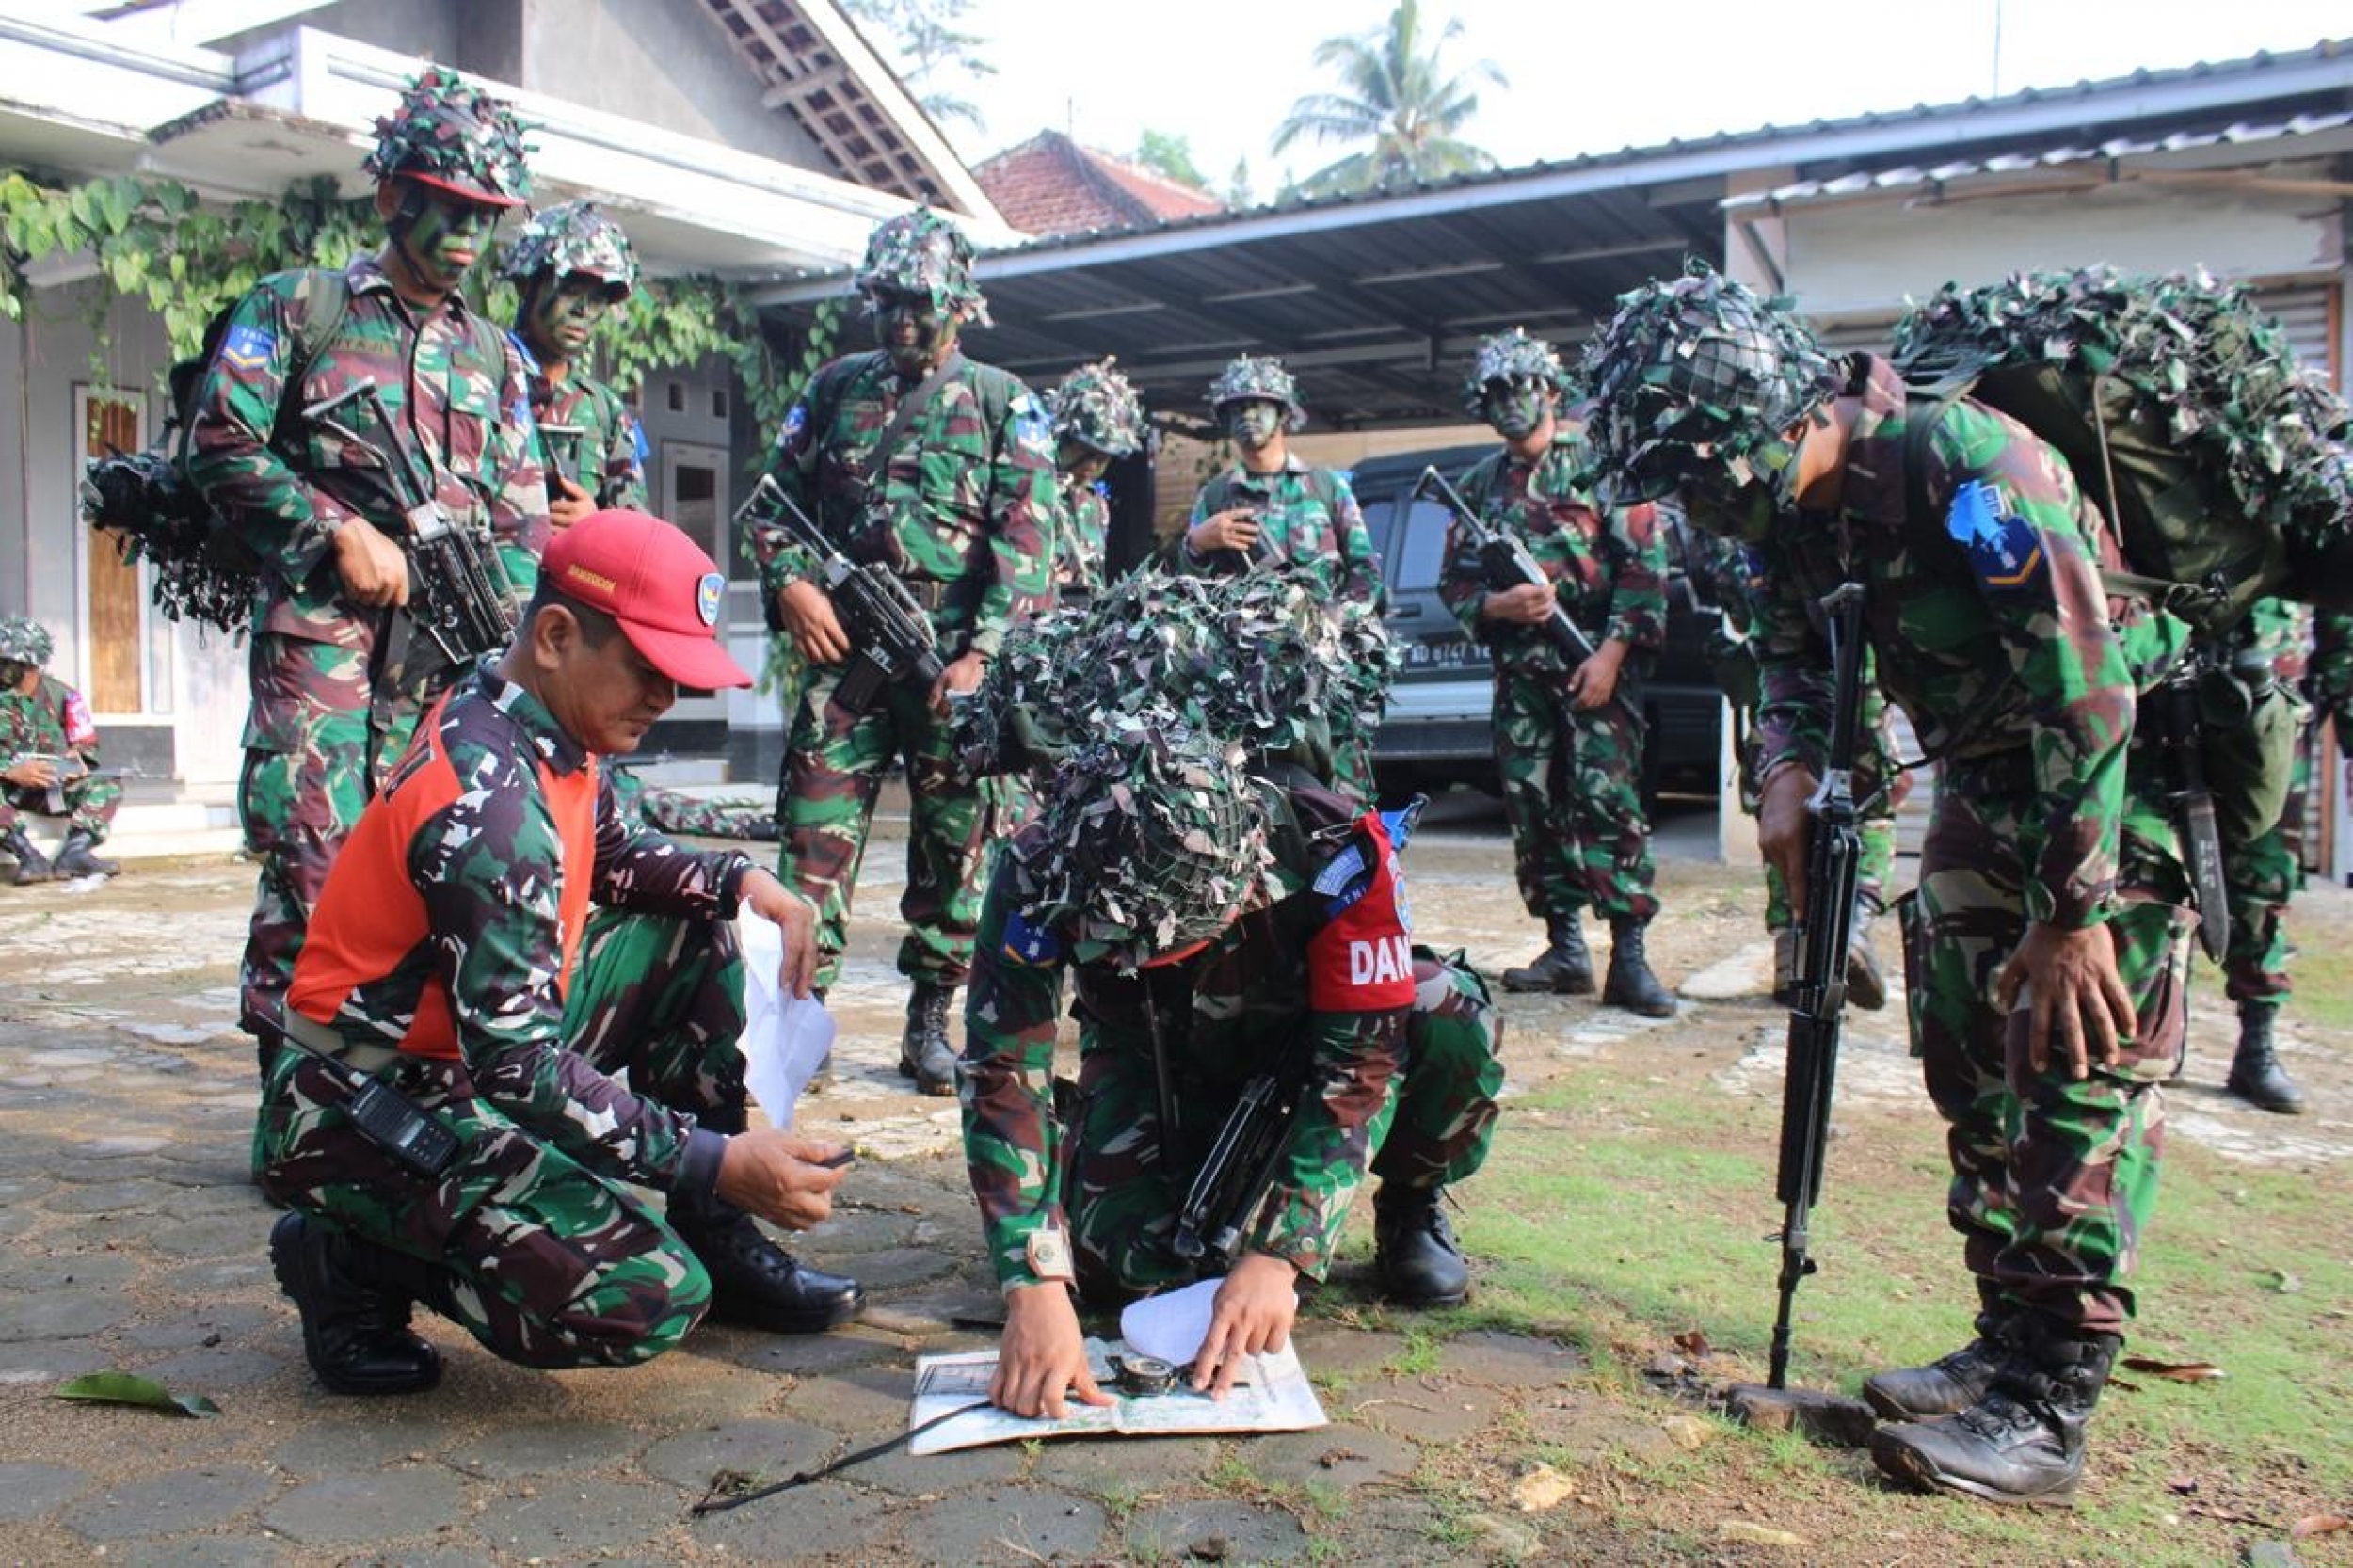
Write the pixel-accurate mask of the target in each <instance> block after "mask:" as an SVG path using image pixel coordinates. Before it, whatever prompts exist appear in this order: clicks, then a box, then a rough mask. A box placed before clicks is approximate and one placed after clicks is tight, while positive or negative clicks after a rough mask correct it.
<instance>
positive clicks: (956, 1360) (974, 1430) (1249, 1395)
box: [907, 1339, 1330, 1455]
mask: <svg viewBox="0 0 2353 1568" xmlns="http://www.w3.org/2000/svg"><path fill="white" fill-rule="evenodd" d="M1086 1349H1087V1364H1088V1365H1089V1366H1090V1367H1092V1368H1094V1370H1095V1378H1096V1383H1097V1384H1099V1385H1100V1386H1101V1387H1102V1388H1103V1389H1104V1391H1105V1392H1107V1393H1108V1392H1111V1391H1112V1378H1111V1367H1110V1357H1111V1356H1112V1355H1114V1354H1121V1353H1125V1352H1126V1348H1125V1347H1123V1346H1120V1345H1115V1344H1113V1345H1106V1344H1105V1343H1104V1342H1103V1341H1102V1340H1100V1339H1089V1340H1088V1341H1087V1342H1086ZM996 1375H997V1352H995V1351H971V1352H966V1353H964V1354H961V1355H926V1356H919V1357H917V1358H916V1362H915V1404H914V1408H913V1409H912V1410H910V1411H909V1412H908V1414H907V1426H908V1427H909V1429H910V1430H911V1429H913V1428H916V1427H920V1426H921V1425H922V1424H923V1423H924V1422H925V1421H928V1420H932V1419H934V1418H936V1417H937V1416H945V1415H947V1414H948V1413H949V1412H951V1411H959V1410H961V1411H963V1412H964V1413H963V1414H961V1415H958V1416H955V1417H954V1418H953V1419H952V1420H948V1421H943V1422H941V1424H940V1425H938V1426H936V1427H934V1428H933V1429H932V1430H931V1431H929V1432H924V1433H922V1434H921V1435H920V1436H919V1437H916V1438H914V1439H913V1440H912V1441H910V1442H909V1443H908V1444H907V1451H908V1452H909V1453H911V1454H919V1455H920V1454H938V1453H947V1452H950V1451H951V1450H952V1449H956V1448H979V1447H981V1446H983V1445H984V1444H988V1443H1011V1442H1014V1441H1016V1440H1017V1439H1020V1438H1025V1437H1159V1436H1165V1435H1167V1434H1169V1433H1171V1432H1305V1431H1306V1430H1308V1429H1309V1428H1311V1427H1321V1426H1324V1425H1327V1424H1329V1420H1330V1418H1329V1417H1328V1416H1325V1415H1324V1414H1323V1405H1322V1404H1321V1401H1319V1400H1317V1399H1316V1391H1315V1386H1314V1385H1313V1384H1310V1383H1309V1382H1308V1381H1307V1373H1306V1371H1305V1368H1302V1367H1301V1366H1300V1365H1299V1352H1298V1348H1297V1347H1296V1346H1291V1345H1286V1346H1284V1347H1283V1349H1282V1350H1280V1351H1278V1352H1275V1353H1273V1354H1272V1355H1255V1356H1252V1357H1251V1358H1250V1361H1249V1370H1248V1371H1247V1372H1245V1373H1244V1374H1243V1376H1244V1378H1245V1379H1246V1380H1247V1381H1246V1382H1243V1383H1239V1384H1236V1385H1235V1386H1234V1387H1232V1388H1230V1389H1228V1390H1227V1391H1226V1394H1225V1399H1223V1400H1212V1399H1210V1398H1209V1396H1208V1395H1207V1394H1196V1393H1194V1392H1193V1390H1192V1389H1191V1388H1190V1387H1188V1386H1186V1385H1185V1384H1182V1383H1179V1384H1177V1387H1176V1389H1175V1390H1174V1391H1173V1392H1170V1393H1166V1394H1132V1395H1131V1394H1121V1395H1118V1396H1117V1397H1116V1398H1115V1399H1114V1400H1113V1401H1112V1403H1111V1404H1108V1405H1089V1404H1080V1403H1079V1402H1078V1401H1077V1400H1071V1401H1070V1414H1069V1415H1068V1416H1065V1417H1064V1418H1063V1419H1062V1420H1059V1421H1049V1420H1046V1419H1043V1418H1040V1419H1037V1420H1032V1419H1029V1418H1028V1417H1026V1416H1016V1415H1014V1414H1013V1413H1012V1412H1010V1411H1004V1410H999V1409H997V1408H996V1407H995V1406H994V1405H987V1404H979V1405H977V1406H976V1407H975V1408H971V1409H965V1407H967V1406H974V1405H975V1401H978V1400H986V1399H987V1398H988V1384H989V1380H990V1379H992V1378H994V1377H995V1376H996Z"/></svg>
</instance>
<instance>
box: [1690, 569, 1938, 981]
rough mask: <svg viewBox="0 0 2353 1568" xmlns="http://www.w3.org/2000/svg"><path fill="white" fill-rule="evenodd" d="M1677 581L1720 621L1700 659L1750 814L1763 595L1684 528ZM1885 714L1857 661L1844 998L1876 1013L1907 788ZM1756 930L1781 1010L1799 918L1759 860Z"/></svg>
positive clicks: (1774, 873)
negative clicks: (1874, 934) (1732, 740)
mask: <svg viewBox="0 0 2353 1568" xmlns="http://www.w3.org/2000/svg"><path fill="white" fill-rule="evenodd" d="M1684 542H1685V544H1686V546H1687V547H1688V554H1689V560H1688V561H1687V563H1686V566H1687V570H1686V573H1685V575H1686V577H1687V578H1688V580H1689V582H1690V583H1691V584H1692V587H1693V590H1694V591H1695V592H1696V593H1697V594H1698V596H1699V598H1700V599H1701V600H1703V601H1704V602H1705V603H1707V604H1711V605H1713V606H1715V608H1716V609H1717V610H1718V611H1719V612H1720V613H1721V616H1722V617H1723V618H1722V621H1721V624H1720V625H1719V626H1718V627H1717V629H1716V631H1715V632H1713V633H1712V634H1711V635H1710V638H1709V648H1708V663H1709V665H1710V667H1711V669H1712V670H1713V673H1714V674H1715V677H1716V684H1717V685H1718V686H1720V687H1721V688H1722V690H1723V694H1724V698H1725V700H1726V701H1728V702H1730V703H1731V704H1732V705H1733V707H1734V708H1735V709H1736V710H1737V711H1738V714H1739V724H1740V731H1741V735H1742V740H1741V744H1740V757H1739V768H1740V809H1741V810H1743V811H1746V812H1747V813H1748V814H1749V815H1750V816H1752V817H1753V816H1755V815H1756V807H1757V792H1756V775H1757V765H1758V759H1757V756H1756V744H1755V742H1756V707H1757V696H1758V693H1757V673H1756V654H1755V651H1754V650H1753V648H1751V647H1750V646H1749V639H1750V637H1751V636H1752V635H1753V632H1754V630H1755V624H1756V613H1755V610H1754V608H1753V606H1754V604H1755V601H1756V597H1757V596H1758V595H1759V594H1761V593H1763V592H1764V591H1765V589H1764V584H1762V583H1761V582H1759V581H1758V580H1757V579H1756V577H1755V574H1754V569H1753V561H1752V560H1751V558H1750V555H1749V552H1748V550H1747V549H1746V547H1744V546H1743V545H1742V544H1741V543H1740V541H1739V540H1737V539H1734V538H1726V537H1724V536H1721V535H1717V534H1708V533H1705V532H1702V531H1701V530H1699V529H1697V528H1692V529H1689V530H1687V531H1686V533H1685V535H1684ZM1898 766H1899V760H1898V753H1897V746H1896V727H1895V723H1894V712H1893V710H1891V709H1890V708H1889V707H1888V705H1887V694H1886V693H1884V692H1882V691H1881V690H1880V688H1879V682H1878V681H1877V680H1875V679H1873V676H1872V673H1871V661H1870V656H1869V655H1868V654H1867V653H1866V654H1865V656H1864V661H1863V716H1862V719H1861V721H1860V723H1859V724H1858V725H1857V727H1856V730H1855V771H1856V774H1857V776H1858V778H1859V780H1860V782H1859V783H1858V785H1857V787H1856V791H1855V792H1856V794H1857V795H1858V796H1860V797H1861V799H1860V800H1859V801H1858V803H1857V810H1856V819H1855V834H1856V839H1857V840H1858V843H1859V845H1860V849H1861V854H1860V855H1859V856H1857V859H1856V863H1855V917H1854V934H1853V936H1852V938H1851V939H1850V940H1849V943H1848V946H1847V997H1848V1000H1850V1001H1852V1002H1853V1003H1854V1004H1855V1005H1856V1006H1857V1007H1860V1008H1863V1009H1865V1011H1867V1012H1873V1013H1876V1012H1878V1011H1879V1010H1880V1009H1881V1008H1882V1007H1885V1006H1886V1005H1887V977H1886V975H1885V973H1884V971H1882V970H1881V968H1880V957H1879V950H1878V947H1877V945H1876V944H1875V943H1873V941H1872V940H1871V925H1872V922H1873V921H1875V920H1878V918H1879V916H1880V914H1881V912H1882V911H1883V910H1885V909H1886V907H1887V877H1888V873H1889V872H1891V871H1892V870H1894V868H1895V864H1896V808H1897V806H1899V805H1901V804H1902V796H1903V795H1904V794H1906V793H1908V792H1909V779H1910V777H1911V776H1910V775H1909V774H1904V773H1900V772H1898V771H1897V769H1898ZM1765 929H1766V931H1767V932H1769V934H1770V935H1771V936H1772V938H1773V1000H1775V1001H1778V1002H1781V1003H1782V1004H1784V1005H1787V1004H1788V1003H1789V1002H1790V1001H1791V1000H1792V997H1793V988H1794V987H1795V986H1796V984H1797V983H1798V912H1797V910H1796V909H1794V908H1792V907H1791V905H1790V903H1789V883H1788V881H1787V879H1786V878H1785V877H1784V876H1783V875H1782V874H1781V868H1780V867H1779V866H1777V865H1774V864H1773V863H1772V862H1771V861H1767V862H1766V864H1765Z"/></svg>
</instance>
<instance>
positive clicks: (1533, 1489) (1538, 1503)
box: [1512, 1464, 1577, 1513]
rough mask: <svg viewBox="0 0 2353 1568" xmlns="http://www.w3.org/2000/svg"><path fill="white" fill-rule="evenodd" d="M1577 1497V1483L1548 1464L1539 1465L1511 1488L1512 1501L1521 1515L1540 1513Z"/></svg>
mask: <svg viewBox="0 0 2353 1568" xmlns="http://www.w3.org/2000/svg"><path fill="white" fill-rule="evenodd" d="M1574 1496H1577V1482H1575V1481H1573V1480H1570V1479H1569V1478H1568V1477H1566V1476H1564V1475H1562V1474H1561V1472H1560V1471H1558V1470H1556V1469H1554V1468H1553V1467H1552V1466H1551V1465H1549V1464H1539V1465H1537V1466H1536V1468H1534V1469H1533V1470H1530V1471H1529V1472H1528V1474H1526V1475H1524V1476H1522V1477H1521V1478H1520V1479H1519V1480H1518V1481H1517V1482H1516V1483H1515V1484H1514V1485H1513V1488H1512V1500H1513V1502H1514V1503H1516V1504H1518V1505H1519V1510H1520V1512H1522V1513H1542V1512H1545V1510H1546V1509H1550V1508H1559V1507H1560V1506H1561V1504H1562V1503H1564V1502H1567V1501H1568V1500H1569V1499H1570V1498H1571V1497H1574Z"/></svg>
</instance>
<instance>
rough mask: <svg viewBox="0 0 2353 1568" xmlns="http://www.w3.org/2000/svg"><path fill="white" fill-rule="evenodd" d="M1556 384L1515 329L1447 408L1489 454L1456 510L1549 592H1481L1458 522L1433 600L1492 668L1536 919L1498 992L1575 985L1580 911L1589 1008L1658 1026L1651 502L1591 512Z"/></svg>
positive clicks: (1661, 630) (1659, 571)
mask: <svg viewBox="0 0 2353 1568" xmlns="http://www.w3.org/2000/svg"><path fill="white" fill-rule="evenodd" d="M1567 383H1568V378H1567V376H1565V375H1564V374H1563V373H1562V371H1561V356H1560V355H1559V354H1558V353H1556V352H1555V351H1554V350H1553V346H1552V344H1548V343H1545V342H1544V341H1543V340H1542V339H1538V338H1531V337H1529V335H1528V334H1527V333H1526V332H1525V331H1523V330H1521V329H1520V328H1516V327H1515V328H1513V329H1512V330H1511V331H1509V332H1499V333H1497V334H1496V335H1495V336H1493V337H1491V338H1488V339H1487V340H1486V341H1485V342H1483V343H1481V344H1480V345H1479V357H1478V360H1476V362H1475V363H1474V364H1473V365H1472V367H1471V373H1470V375H1469V376H1468V377H1467V378H1466V379H1465V381H1464V383H1463V407H1464V408H1465V411H1466V412H1468V413H1470V414H1471V415H1473V416H1474V417H1476V418H1479V419H1482V420H1484V421H1486V422H1487V424H1489V425H1490V426H1491V427H1492V428H1493V429H1494V430H1495V432H1496V433H1497V435H1499V436H1501V437H1502V438H1503V448H1502V450H1501V451H1499V452H1496V453H1493V454H1491V455H1490V456H1486V457H1483V458H1481V459H1480V461H1479V462H1478V463H1477V464H1475V465H1473V466H1472V468H1471V470H1470V472H1467V473H1465V474H1464V475H1463V480H1462V484H1461V486H1460V488H1461V490H1462V493H1463V499H1464V500H1465V501H1466V502H1468V503H1469V504H1471V505H1472V506H1474V507H1476V508H1478V512H1479V518H1480V520H1481V521H1483V522H1484V523H1485V524H1486V525H1487V526H1488V527H1489V528H1490V529H1493V530H1495V531H1496V532H1497V533H1499V534H1503V535H1505V536H1510V537H1512V538H1515V539H1517V540H1519V541H1520V543H1521V544H1523V545H1525V546H1526V547H1527V548H1528V552H1529V555H1531V556H1532V557H1534V559H1535V561H1536V563H1537V564H1538V565H1539V566H1540V567H1542V568H1544V571H1545V577H1546V579H1547V580H1548V581H1547V582H1546V583H1545V584H1544V585H1543V586H1541V587H1540V586H1537V585H1536V584H1529V583H1521V584H1513V586H1511V587H1508V588H1497V587H1493V586H1491V585H1490V584H1488V581H1487V576H1486V571H1485V568H1484V567H1483V565H1482V564H1481V561H1480V558H1479V548H1478V545H1477V544H1476V543H1475V542H1474V541H1473V539H1472V538H1471V536H1470V535H1469V534H1468V533H1467V532H1466V531H1465V530H1464V529H1463V528H1461V527H1459V526H1456V527H1449V530H1448V532H1447V556H1446V566H1445V568H1444V570H1443V572H1442V573H1441V575H1440V577H1439V582H1438V594H1439V597H1440V598H1442V599H1444V600H1446V604H1447V608H1449V609H1450V610H1452V611H1453V612H1454V616H1455V618H1456V619H1457V620H1460V621H1461V622H1462V623H1463V627H1464V630H1465V631H1466V632H1469V633H1470V634H1471V636H1472V637H1474V638H1475V639H1477V640H1478V641H1480V642H1481V643H1483V644H1485V645H1486V647H1487V649H1488V652H1489V654H1490V655H1491V656H1492V658H1493V660H1494V664H1495V679H1496V696H1495V720H1494V724H1493V726H1492V728H1493V730H1494V734H1495V747H1496V770H1497V773H1498V774H1500V775H1501V776H1502V779H1503V808H1504V815H1505V816H1506V817H1507V818H1508V819H1509V820H1510V822H1511V824H1512V851H1513V861H1514V863H1515V865H1516V868H1517V871H1518V873H1519V884H1520V900H1521V902H1522V903H1524V904H1527V906H1528V912H1529V914H1531V915H1533V916H1535V917H1536V918H1537V919H1538V920H1542V921H1544V922H1545V951H1544V952H1542V953H1541V954H1539V955H1538V956H1537V958H1536V960H1535V961H1534V962H1533V963H1531V964H1529V966H1527V967H1526V968H1516V969H1507V970H1505V971H1504V975H1503V985H1504V989H1506V990H1509V991H1563V992H1568V993H1571V994H1579V993H1583V992H1587V991H1591V990H1592V989H1593V956H1592V954H1591V953H1590V952H1588V951H1587V950H1586V946H1585V933H1584V929H1583V926H1582V924H1581V923H1580V921H1579V919H1578V915H1579V912H1580V911H1581V910H1584V909H1586V908H1588V907H1591V908H1593V909H1595V910H1597V911H1599V912H1600V913H1601V915H1602V916H1603V917H1604V918H1606V919H1607V920H1609V930H1610V937H1611V940H1610V948H1609V977H1608V979H1607V980H1606V981H1605V982H1604V984H1603V985H1602V997H1601V1000H1602V1001H1603V1002H1604V1003H1605V1004H1607V1005H1609V1006H1611V1007H1624V1008H1626V1009H1628V1010H1630V1011H1632V1012H1636V1013H1640V1014H1643V1015H1645V1016H1650V1017H1656V1018H1664V1017H1671V1016H1673V1014H1674V1010H1675V1004H1674V998H1673V997H1672V996H1670V995H1668V994H1667V988H1666V987H1665V986H1663V985H1661V984H1659V983H1658V977H1657V975H1655V974H1653V973H1652V972H1651V968H1650V961H1649V959H1648V957H1647V955H1646V954H1645V953H1644V952H1643V933H1644V931H1645V929H1646V928H1647V927H1648V926H1649V924H1650V922H1651V920H1652V919H1653V917H1655V916H1656V915H1657V913H1658V900H1657V897H1656V896H1655V895H1654V894H1653V893H1652V891H1651V855H1650V822H1649V818H1648V816H1647V814H1646V813H1645V812H1644V811H1643V809H1642V733H1643V731H1642V680H1643V677H1644V676H1646V675H1647V674H1649V672H1650V666H1651V663H1652V660H1653V659H1654V658H1655V657H1656V655H1657V648H1658V646H1659V645H1660V644H1661V643H1663V642H1664V641H1665V640H1666V636H1667V545H1666V539H1665V536H1663V534H1662V533H1661V532H1660V528H1659V522H1658V509H1657V507H1656V506H1651V505H1648V504H1643V505H1636V506H1625V507H1615V508H1609V509H1607V510H1605V509H1603V508H1600V507H1597V506H1595V505H1594V504H1593V499H1592V497H1591V496H1589V495H1588V494H1587V493H1586V492H1585V491H1584V490H1582V489H1580V488H1578V486H1577V478H1578V475H1579V474H1580V472H1582V471H1583V469H1584V467H1585V464H1586V458H1587V454H1586V449H1585V442H1584V440H1583V439H1582V437H1581V436H1580V435H1579V434H1578V431H1577V428H1576V427H1575V426H1573V425H1572V424H1571V423H1570V422H1569V421H1567V420H1564V419H1563V418H1561V414H1560V412H1559V409H1558V407H1557V405H1558V404H1559V402H1560V399H1561V394H1562V393H1563V392H1564V391H1565V390H1566V388H1567ZM1556 605H1559V606H1560V607H1561V608H1562V609H1564V610H1566V611H1567V612H1568V614H1569V617H1570V618H1571V619H1572V620H1575V621H1576V622H1577V624H1578V625H1579V626H1581V627H1582V628H1584V630H1585V632H1586V635H1587V636H1588V637H1590V638H1592V639H1593V647H1594V652H1593V657H1592V658H1590V659H1585V660H1581V661H1580V660H1577V659H1575V658H1574V656H1572V655H1569V654H1565V653H1563V652H1562V651H1561V649H1560V648H1559V647H1558V646H1556V645H1555V644H1554V643H1553V641H1552V639H1551V638H1550V637H1548V636H1546V635H1545V632H1544V624H1545V620H1546V619H1547V618H1548V617H1549V616H1551V614H1552V612H1553V608H1554V606H1556Z"/></svg>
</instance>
